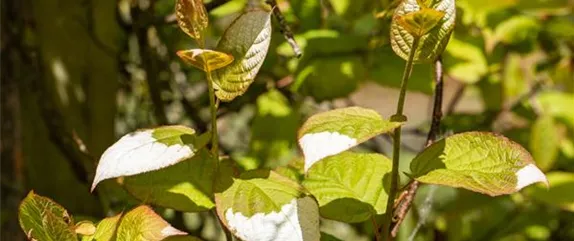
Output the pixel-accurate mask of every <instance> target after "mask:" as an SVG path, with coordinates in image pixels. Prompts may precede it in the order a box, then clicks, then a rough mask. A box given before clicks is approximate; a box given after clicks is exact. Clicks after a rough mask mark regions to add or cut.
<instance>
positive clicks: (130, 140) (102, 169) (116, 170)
mask: <svg viewBox="0 0 574 241" xmlns="http://www.w3.org/2000/svg"><path fill="white" fill-rule="evenodd" d="M207 139H208V138H206V136H199V137H198V136H196V135H195V131H194V130H193V129H191V128H188V127H185V126H162V127H159V128H155V129H147V130H140V131H136V132H134V133H130V134H127V135H125V136H123V137H122V138H121V139H120V140H119V141H117V142H116V143H114V144H113V145H112V146H110V147H109V148H108V149H107V150H106V151H105V152H104V154H102V157H101V158H100V162H99V163H98V168H97V169H96V176H95V178H94V182H93V184H92V190H93V189H94V188H95V187H96V185H97V184H98V183H99V182H100V181H102V180H105V179H109V178H114V177H120V176H129V175H135V174H139V173H144V172H149V171H153V170H158V169H161V168H164V167H167V166H170V165H173V164H175V163H178V162H180V161H182V160H185V159H187V158H190V157H192V156H193V155H194V154H195V152H196V151H197V150H198V149H200V148H202V147H203V146H205V145H206V144H207V141H208V140H207Z"/></svg>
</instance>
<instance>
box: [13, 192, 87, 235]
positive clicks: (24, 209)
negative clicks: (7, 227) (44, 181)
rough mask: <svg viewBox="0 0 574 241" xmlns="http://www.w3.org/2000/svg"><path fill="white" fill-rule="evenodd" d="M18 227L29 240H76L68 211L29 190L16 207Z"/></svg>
mask: <svg viewBox="0 0 574 241" xmlns="http://www.w3.org/2000/svg"><path fill="white" fill-rule="evenodd" d="M18 221H19V222H20V227H21V228H22V230H23V231H24V233H25V234H26V235H27V236H28V238H29V239H30V240H61V241H73V240H77V238H76V234H75V233H74V225H73V223H74V221H73V219H72V217H71V216H70V215H69V214H68V211H66V209H64V208H63V207H62V206H60V205H59V204H57V203H56V202H54V201H52V200H51V199H49V198H46V197H42V196H39V195H36V194H35V193H34V191H30V193H28V196H26V198H24V200H22V203H21V204H20V208H19V209H18Z"/></svg>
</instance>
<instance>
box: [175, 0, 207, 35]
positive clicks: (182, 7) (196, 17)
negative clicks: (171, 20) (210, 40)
mask: <svg viewBox="0 0 574 241" xmlns="http://www.w3.org/2000/svg"><path fill="white" fill-rule="evenodd" d="M175 16H176V18H177V24H178V25H179V27H180V28H181V29H182V30H183V32H185V33H186V34H187V35H189V36H191V37H192V38H195V39H201V38H202V36H201V34H202V32H203V30H205V28H207V24H208V17H207V11H205V7H204V6H203V1H202V0H177V2H176V5H175Z"/></svg>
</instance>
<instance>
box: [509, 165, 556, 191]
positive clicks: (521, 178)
mask: <svg viewBox="0 0 574 241" xmlns="http://www.w3.org/2000/svg"><path fill="white" fill-rule="evenodd" d="M516 179H517V180H516V190H517V191H518V190H520V189H522V188H524V187H526V186H528V185H530V184H533V183H537V182H542V183H544V184H545V185H546V187H549V184H548V179H546V175H544V173H543V172H542V171H541V170H540V169H538V167H536V165H534V164H532V163H530V164H528V165H526V166H525V167H523V168H521V169H520V170H518V171H517V172H516Z"/></svg>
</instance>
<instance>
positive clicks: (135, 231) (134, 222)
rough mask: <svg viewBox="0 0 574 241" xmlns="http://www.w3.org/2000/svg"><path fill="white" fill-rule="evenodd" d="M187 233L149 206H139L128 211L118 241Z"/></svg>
mask: <svg viewBox="0 0 574 241" xmlns="http://www.w3.org/2000/svg"><path fill="white" fill-rule="evenodd" d="M186 234H187V233H185V232H183V231H180V230H178V229H176V228H174V227H172V226H171V225H170V224H169V223H168V222H167V221H165V220H163V219H162V218H161V216H159V215H157V214H156V213H155V212H154V211H153V209H151V208H150V207H148V206H139V207H137V208H134V209H133V210H131V211H129V212H128V213H126V214H125V215H124V216H123V217H122V219H121V221H120V224H119V226H118V229H117V233H116V237H117V238H116V240H117V241H134V240H138V241H160V240H164V239H165V238H167V237H170V236H176V235H186Z"/></svg>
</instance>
